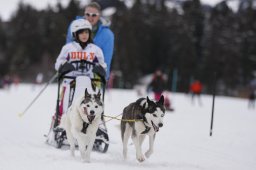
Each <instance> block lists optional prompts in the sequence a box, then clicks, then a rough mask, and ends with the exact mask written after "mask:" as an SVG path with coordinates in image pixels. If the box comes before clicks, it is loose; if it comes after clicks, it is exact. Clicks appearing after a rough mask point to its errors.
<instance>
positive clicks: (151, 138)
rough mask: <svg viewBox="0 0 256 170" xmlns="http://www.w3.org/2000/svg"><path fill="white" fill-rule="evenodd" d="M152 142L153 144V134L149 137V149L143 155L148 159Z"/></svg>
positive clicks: (151, 151)
mask: <svg viewBox="0 0 256 170" xmlns="http://www.w3.org/2000/svg"><path fill="white" fill-rule="evenodd" d="M154 142H155V134H154V135H149V149H148V151H147V152H146V153H145V155H146V157H147V158H149V157H150V155H151V154H152V153H153V146H154Z"/></svg>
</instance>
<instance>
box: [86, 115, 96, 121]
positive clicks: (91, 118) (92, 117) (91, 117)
mask: <svg viewBox="0 0 256 170" xmlns="http://www.w3.org/2000/svg"><path fill="white" fill-rule="evenodd" d="M87 117H88V119H89V121H90V122H92V121H93V119H94V118H95V116H87Z"/></svg>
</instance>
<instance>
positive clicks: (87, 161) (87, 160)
mask: <svg viewBox="0 0 256 170" xmlns="http://www.w3.org/2000/svg"><path fill="white" fill-rule="evenodd" d="M82 162H85V163H90V162H91V160H90V159H88V158H82Z"/></svg>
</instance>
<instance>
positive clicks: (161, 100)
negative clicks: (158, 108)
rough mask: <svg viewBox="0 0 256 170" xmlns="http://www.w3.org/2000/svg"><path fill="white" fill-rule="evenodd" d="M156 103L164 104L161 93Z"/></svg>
mask: <svg viewBox="0 0 256 170" xmlns="http://www.w3.org/2000/svg"><path fill="white" fill-rule="evenodd" d="M157 103H158V104H160V105H164V96H163V95H161V97H160V99H159V100H158V102H157Z"/></svg>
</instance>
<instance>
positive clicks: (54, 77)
mask: <svg viewBox="0 0 256 170" xmlns="http://www.w3.org/2000/svg"><path fill="white" fill-rule="evenodd" d="M56 77H58V72H57V73H55V74H54V75H53V76H52V78H51V79H50V80H49V81H48V82H47V83H46V85H45V86H44V87H43V89H42V90H41V91H40V92H39V93H38V95H37V96H36V97H35V98H34V99H33V100H32V101H31V103H30V104H29V105H28V106H27V107H26V109H25V110H24V111H23V112H21V113H19V114H18V115H19V117H22V116H23V115H24V114H25V113H26V112H27V111H28V109H29V108H30V107H31V106H32V105H33V103H34V102H35V101H36V100H37V99H38V97H39V96H40V95H41V94H42V93H43V92H44V90H45V89H46V88H47V87H48V85H49V84H51V83H52V82H53V81H54V80H55V79H56Z"/></svg>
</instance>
